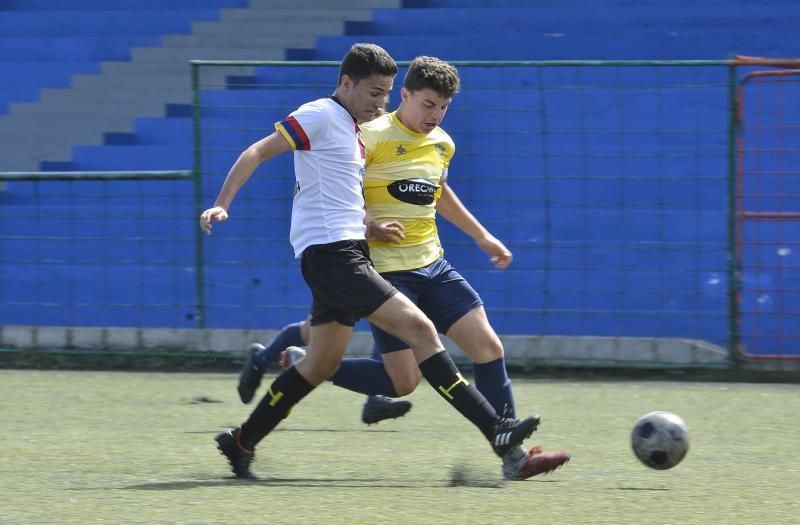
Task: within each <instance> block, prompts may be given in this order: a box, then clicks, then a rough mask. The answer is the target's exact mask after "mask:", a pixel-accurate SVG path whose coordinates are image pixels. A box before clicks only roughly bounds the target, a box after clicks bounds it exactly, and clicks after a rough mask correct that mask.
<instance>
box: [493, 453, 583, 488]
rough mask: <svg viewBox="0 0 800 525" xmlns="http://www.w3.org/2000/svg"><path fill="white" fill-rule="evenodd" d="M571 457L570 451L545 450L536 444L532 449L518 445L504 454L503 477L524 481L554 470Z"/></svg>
mask: <svg viewBox="0 0 800 525" xmlns="http://www.w3.org/2000/svg"><path fill="white" fill-rule="evenodd" d="M569 458H570V455H569V453H568V452H561V451H559V452H545V451H544V450H542V447H540V446H539V445H534V446H533V447H531V448H530V450H525V449H524V448H522V447H517V448H515V449H513V450H510V451H509V452H508V453H506V455H505V456H503V477H504V478H506V479H507V480H510V481H522V480H523V479H528V478H532V477H533V476H536V475H538V474H546V473H548V472H552V471H554V470H555V469H557V468H558V467H560V466H561V465H563V464H564V463H566V462H567V461H569Z"/></svg>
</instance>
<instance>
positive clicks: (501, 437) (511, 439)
mask: <svg viewBox="0 0 800 525" xmlns="http://www.w3.org/2000/svg"><path fill="white" fill-rule="evenodd" d="M538 426H539V416H531V417H529V418H527V419H523V420H519V419H514V418H510V417H504V418H501V419H500V420H499V421H498V422H497V424H496V425H495V427H494V435H493V436H492V439H491V442H492V448H493V449H494V453H495V454H497V455H498V456H500V457H501V458H502V457H503V456H505V455H506V454H507V453H508V452H509V451H511V450H513V449H514V448H516V447H518V446H519V445H520V444H521V443H522V442H523V441H525V440H526V439H527V438H528V437H529V436H530V435H531V434H533V432H534V431H535V430H536V428H537V427H538Z"/></svg>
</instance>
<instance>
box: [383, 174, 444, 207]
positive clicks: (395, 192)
mask: <svg viewBox="0 0 800 525" xmlns="http://www.w3.org/2000/svg"><path fill="white" fill-rule="evenodd" d="M386 189H387V190H389V195H391V196H392V197H394V198H395V199H397V200H399V201H402V202H407V203H408V204H418V205H428V204H433V200H434V198H435V197H436V191H437V190H438V189H439V186H438V185H437V184H434V183H433V182H431V181H429V180H425V179H403V180H396V181H394V182H393V183H391V184H389V185H388V186H387V187H386Z"/></svg>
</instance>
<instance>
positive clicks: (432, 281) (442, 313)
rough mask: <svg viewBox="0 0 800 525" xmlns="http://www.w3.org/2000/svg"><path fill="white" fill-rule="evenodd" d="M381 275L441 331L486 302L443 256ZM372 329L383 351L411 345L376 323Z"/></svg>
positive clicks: (446, 329) (387, 351)
mask: <svg viewBox="0 0 800 525" xmlns="http://www.w3.org/2000/svg"><path fill="white" fill-rule="evenodd" d="M381 277H383V278H384V279H386V280H387V281H389V282H390V283H391V284H392V286H394V287H395V288H397V289H398V290H399V291H400V293H402V294H403V295H405V296H406V297H408V298H409V299H411V302H413V303H414V304H416V305H417V306H418V307H419V309H420V310H422V311H423V313H424V314H425V315H426V316H428V318H429V319H430V320H431V321H433V324H434V326H436V330H437V331H438V332H439V333H442V334H445V333H447V331H448V330H449V329H450V327H451V326H453V323H455V322H456V321H458V320H459V319H461V318H462V317H464V315H465V314H467V313H468V312H470V311H471V310H474V309H475V308H477V307H479V306H481V305H482V304H483V301H482V300H481V298H480V296H479V295H478V292H476V291H475V290H474V289H473V288H472V286H470V285H469V283H468V282H467V281H466V279H464V278H463V277H461V275H460V274H459V273H458V272H457V271H456V270H455V268H453V267H452V266H451V265H450V263H449V262H447V261H446V260H444V259H438V260H437V261H436V262H434V263H432V264H429V265H428V266H424V267H422V268H418V269H416V270H408V271H403V272H386V273H382V274H381ZM370 328H372V337H374V338H375V346H376V347H377V348H378V351H380V353H382V354H386V353H389V352H396V351H398V350H403V349H404V348H408V345H407V344H406V343H404V342H403V341H401V340H400V339H397V338H396V337H394V336H393V335H390V334H388V333H386V332H384V331H383V330H381V329H380V328H378V327H377V326H375V325H372V324H370Z"/></svg>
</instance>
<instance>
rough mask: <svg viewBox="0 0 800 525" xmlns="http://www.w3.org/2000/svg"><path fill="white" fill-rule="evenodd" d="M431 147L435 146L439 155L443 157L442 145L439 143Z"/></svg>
mask: <svg viewBox="0 0 800 525" xmlns="http://www.w3.org/2000/svg"><path fill="white" fill-rule="evenodd" d="M433 147H434V148H436V151H437V152H439V156H440V157H442V158H444V152H445V149H444V146H442V145H441V144H436V145H434V146H433Z"/></svg>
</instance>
